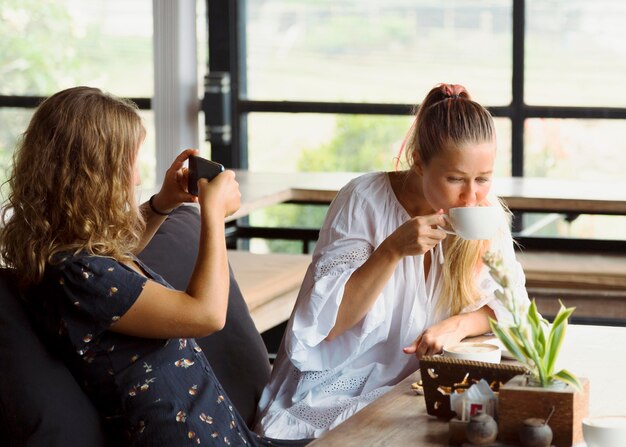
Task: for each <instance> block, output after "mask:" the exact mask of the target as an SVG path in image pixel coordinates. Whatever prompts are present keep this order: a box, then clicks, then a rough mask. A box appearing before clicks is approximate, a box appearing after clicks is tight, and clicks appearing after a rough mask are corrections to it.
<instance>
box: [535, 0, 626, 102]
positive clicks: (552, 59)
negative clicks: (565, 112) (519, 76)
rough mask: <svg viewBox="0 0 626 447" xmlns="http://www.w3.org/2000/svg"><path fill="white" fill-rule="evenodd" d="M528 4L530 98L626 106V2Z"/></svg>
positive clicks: (540, 0)
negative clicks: (625, 80)
mask: <svg viewBox="0 0 626 447" xmlns="http://www.w3.org/2000/svg"><path fill="white" fill-rule="evenodd" d="M526 7H527V14H526V61H525V63H526V72H525V74H526V86H525V95H526V98H525V99H526V103H528V104H538V105H562V106H604V107H609V106H612V107H626V91H625V90H624V88H623V84H624V73H626V45H624V42H626V2H624V1H622V0H606V1H602V2H590V1H587V0H569V1H551V2H546V1H545V0H528V1H527V2H526Z"/></svg>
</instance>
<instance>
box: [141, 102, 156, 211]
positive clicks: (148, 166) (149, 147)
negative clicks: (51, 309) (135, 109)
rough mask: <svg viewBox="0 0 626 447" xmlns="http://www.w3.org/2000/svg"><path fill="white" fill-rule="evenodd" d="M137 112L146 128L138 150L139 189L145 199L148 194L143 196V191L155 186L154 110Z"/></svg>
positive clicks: (148, 190)
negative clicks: (141, 145)
mask: <svg viewBox="0 0 626 447" xmlns="http://www.w3.org/2000/svg"><path fill="white" fill-rule="evenodd" d="M139 114H140V115H141V118H142V120H143V125H144V126H145V128H146V140H145V141H144V144H143V147H142V148H141V150H140V151H139V172H140V174H141V186H140V189H141V191H142V198H145V199H146V200H147V199H148V198H149V197H150V196H148V197H143V191H146V192H150V191H151V190H152V189H154V188H155V187H156V140H155V136H156V132H155V130H154V112H153V111H152V110H141V111H140V112H139ZM150 195H152V194H150Z"/></svg>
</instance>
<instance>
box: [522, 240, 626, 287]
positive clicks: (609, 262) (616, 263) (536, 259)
mask: <svg viewBox="0 0 626 447" xmlns="http://www.w3.org/2000/svg"><path fill="white" fill-rule="evenodd" d="M517 259H518V260H519V262H520V263H521V264H522V268H523V269H524V273H525V275H526V287H538V288H577V289H602V290H622V291H626V255H621V254H605V253H563V252H550V251H534V250H533V251H530V250H529V251H522V252H520V253H517Z"/></svg>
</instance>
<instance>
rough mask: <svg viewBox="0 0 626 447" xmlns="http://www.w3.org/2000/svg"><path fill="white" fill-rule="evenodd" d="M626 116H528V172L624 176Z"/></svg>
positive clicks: (584, 176) (590, 177)
mask: <svg viewBox="0 0 626 447" xmlns="http://www.w3.org/2000/svg"><path fill="white" fill-rule="evenodd" d="M624 135H626V120H591V119H590V120H583V119H543V118H534V119H528V120H526V123H525V132H524V144H525V147H524V174H525V175H526V176H528V177H551V178H560V179H572V180H599V179H602V180H619V181H621V180H623V178H624V161H623V160H624V153H626V139H624Z"/></svg>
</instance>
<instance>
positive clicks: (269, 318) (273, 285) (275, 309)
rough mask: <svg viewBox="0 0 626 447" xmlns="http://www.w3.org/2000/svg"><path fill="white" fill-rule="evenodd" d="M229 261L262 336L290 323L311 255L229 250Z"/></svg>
mask: <svg viewBox="0 0 626 447" xmlns="http://www.w3.org/2000/svg"><path fill="white" fill-rule="evenodd" d="M228 260H229V261H230V264H231V266H232V268H233V273H234V275H235V278H236V279H237V283H238V284H239V288H240V289H241V293H242V295H243V298H244V300H245V301H246V304H247V305H248V309H249V310H250V315H251V316H252V320H253V321H254V324H255V325H256V327H257V330H258V331H259V332H264V331H266V330H267V329H271V328H272V327H274V326H276V325H278V324H280V323H282V322H284V321H286V320H288V319H289V316H290V315H291V311H292V310H293V306H294V304H295V302H296V298H297V296H298V292H299V291H300V286H301V285H302V280H303V279H304V275H305V273H306V270H307V268H308V266H309V264H310V262H311V256H310V255H299V254H287V253H267V254H259V253H250V252H248V251H243V250H229V251H228Z"/></svg>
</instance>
